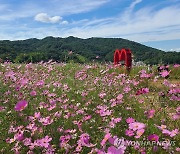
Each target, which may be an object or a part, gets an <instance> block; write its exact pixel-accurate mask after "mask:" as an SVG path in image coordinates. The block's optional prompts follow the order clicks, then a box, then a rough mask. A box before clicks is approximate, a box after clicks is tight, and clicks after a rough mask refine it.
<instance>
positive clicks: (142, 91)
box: [136, 88, 149, 95]
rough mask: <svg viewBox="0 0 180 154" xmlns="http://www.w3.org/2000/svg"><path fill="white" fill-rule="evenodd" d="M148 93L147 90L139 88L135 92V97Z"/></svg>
mask: <svg viewBox="0 0 180 154" xmlns="http://www.w3.org/2000/svg"><path fill="white" fill-rule="evenodd" d="M148 92H149V89H148V88H141V89H139V90H138V91H137V92H136V95H141V94H146V93H148Z"/></svg>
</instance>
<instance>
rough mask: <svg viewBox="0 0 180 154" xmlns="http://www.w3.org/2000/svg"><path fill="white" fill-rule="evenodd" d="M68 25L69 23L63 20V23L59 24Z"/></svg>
mask: <svg viewBox="0 0 180 154" xmlns="http://www.w3.org/2000/svg"><path fill="white" fill-rule="evenodd" d="M68 23H69V22H68V21H66V20H64V21H62V22H61V24H62V25H67V24H68Z"/></svg>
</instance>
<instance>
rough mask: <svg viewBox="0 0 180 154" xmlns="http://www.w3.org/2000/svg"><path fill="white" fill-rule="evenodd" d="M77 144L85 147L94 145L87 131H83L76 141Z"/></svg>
mask: <svg viewBox="0 0 180 154" xmlns="http://www.w3.org/2000/svg"><path fill="white" fill-rule="evenodd" d="M78 145H81V146H86V147H93V146H95V145H93V144H91V143H90V136H89V134H87V133H83V134H81V136H80V140H79V141H78Z"/></svg>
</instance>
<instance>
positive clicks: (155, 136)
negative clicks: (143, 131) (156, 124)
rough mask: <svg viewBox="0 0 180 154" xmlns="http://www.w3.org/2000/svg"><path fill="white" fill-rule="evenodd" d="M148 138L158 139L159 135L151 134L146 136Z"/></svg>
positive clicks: (151, 139) (150, 139)
mask: <svg viewBox="0 0 180 154" xmlns="http://www.w3.org/2000/svg"><path fill="white" fill-rule="evenodd" d="M148 140H149V141H158V140H159V136H158V135H156V134H151V135H149V136H148Z"/></svg>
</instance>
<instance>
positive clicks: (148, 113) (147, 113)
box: [145, 109, 155, 118]
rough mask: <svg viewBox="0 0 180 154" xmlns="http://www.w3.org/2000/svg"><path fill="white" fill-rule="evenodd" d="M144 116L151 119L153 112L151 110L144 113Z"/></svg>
mask: <svg viewBox="0 0 180 154" xmlns="http://www.w3.org/2000/svg"><path fill="white" fill-rule="evenodd" d="M145 114H146V115H147V117H148V118H152V117H153V116H154V114H155V110H154V109H152V110H149V111H146V112H145Z"/></svg>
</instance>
